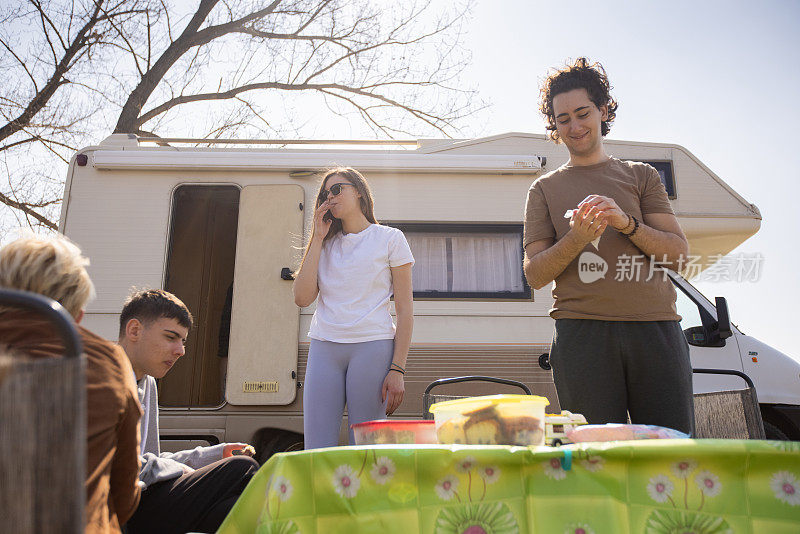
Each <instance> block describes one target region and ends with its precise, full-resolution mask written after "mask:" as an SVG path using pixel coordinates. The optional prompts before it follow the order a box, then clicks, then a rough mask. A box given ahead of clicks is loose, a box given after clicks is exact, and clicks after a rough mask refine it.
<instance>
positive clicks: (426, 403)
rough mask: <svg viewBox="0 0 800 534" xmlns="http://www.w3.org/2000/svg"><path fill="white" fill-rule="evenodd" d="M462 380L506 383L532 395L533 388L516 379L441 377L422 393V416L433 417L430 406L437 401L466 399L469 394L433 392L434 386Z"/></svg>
mask: <svg viewBox="0 0 800 534" xmlns="http://www.w3.org/2000/svg"><path fill="white" fill-rule="evenodd" d="M461 382H487V383H490V384H504V385H506V386H513V387H515V388H519V389H521V390H522V391H524V392H525V394H526V395H531V389H530V388H529V387H528V386H526V385H525V384H523V383H522V382H517V381H516V380H510V379H508V378H495V377H493V376H479V375H471V376H456V377H453V378H440V379H439V380H434V381H433V382H431V383H430V384H428V387H427V388H425V393H424V394H423V395H422V418H423V419H428V420H430V419H433V414H432V413H431V412H430V407H431V406H432V405H434V404H436V403H437V402H444V401H448V400H453V399H464V398H466V397H468V396H469V395H435V394H433V393H431V391H432V390H433V389H434V388H437V387H439V386H444V385H447V384H458V383H461Z"/></svg>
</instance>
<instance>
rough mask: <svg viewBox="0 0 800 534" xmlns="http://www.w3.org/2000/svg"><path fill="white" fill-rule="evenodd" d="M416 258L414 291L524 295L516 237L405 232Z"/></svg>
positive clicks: (520, 258) (519, 250) (520, 250)
mask: <svg viewBox="0 0 800 534" xmlns="http://www.w3.org/2000/svg"><path fill="white" fill-rule="evenodd" d="M406 239H407V240H408V244H409V246H410V247H411V252H412V253H413V254H414V260H415V263H414V268H413V284H414V291H440V292H459V293H477V292H481V293H496V292H503V291H508V292H521V291H524V287H523V283H522V276H521V269H522V247H521V244H520V236H519V234H517V233H507V234H500V233H484V234H460V235H459V234H444V233H428V232H406Z"/></svg>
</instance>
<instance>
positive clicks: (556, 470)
mask: <svg viewBox="0 0 800 534" xmlns="http://www.w3.org/2000/svg"><path fill="white" fill-rule="evenodd" d="M542 467H544V474H545V475H547V477H548V478H552V479H553V480H564V479H565V478H567V472H566V471H564V468H563V467H562V466H561V459H560V458H550V459H549V460H547V461H546V462H542Z"/></svg>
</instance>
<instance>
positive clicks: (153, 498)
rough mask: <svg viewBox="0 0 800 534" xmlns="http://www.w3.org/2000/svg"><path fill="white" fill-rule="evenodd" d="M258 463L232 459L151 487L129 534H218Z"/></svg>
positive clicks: (132, 520) (131, 522)
mask: <svg viewBox="0 0 800 534" xmlns="http://www.w3.org/2000/svg"><path fill="white" fill-rule="evenodd" d="M256 471H258V462H256V461H255V460H253V459H252V458H249V457H247V456H232V457H230V458H225V459H223V460H220V461H218V462H214V463H213V464H209V465H207V466H205V467H203V468H200V469H198V470H196V471H195V472H193V473H189V474H186V475H183V476H181V477H180V478H175V479H172V480H165V481H163V482H157V483H155V484H152V485H150V486H149V487H148V488H147V489H146V490H144V491H143V492H142V498H141V500H140V501H139V506H138V508H136V512H135V513H134V514H133V517H131V518H130V520H129V521H128V522H127V523H126V529H127V532H128V534H138V533H142V534H144V533H147V534H152V533H155V532H158V533H159V534H172V533H175V534H183V533H185V532H216V531H217V529H218V528H219V526H220V525H221V524H222V521H223V520H224V519H225V517H226V516H227V515H228V512H230V510H231V508H233V505H234V503H236V500H237V499H238V498H239V495H241V493H242V491H244V488H245V486H247V483H248V482H250V479H251V478H253V475H254V474H255V473H256Z"/></svg>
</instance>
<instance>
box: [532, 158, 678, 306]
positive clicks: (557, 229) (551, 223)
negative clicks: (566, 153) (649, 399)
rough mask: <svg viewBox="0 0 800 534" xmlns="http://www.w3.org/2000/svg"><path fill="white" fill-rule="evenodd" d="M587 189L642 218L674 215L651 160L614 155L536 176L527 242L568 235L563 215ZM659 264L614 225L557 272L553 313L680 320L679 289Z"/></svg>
mask: <svg viewBox="0 0 800 534" xmlns="http://www.w3.org/2000/svg"><path fill="white" fill-rule="evenodd" d="M589 195H602V196H606V197H609V198H612V199H614V201H615V202H616V203H617V205H618V206H619V207H620V209H622V210H623V211H625V212H626V213H628V214H630V215H633V216H634V217H636V218H637V219H639V221H640V222H641V221H642V219H643V216H644V215H646V214H649V213H673V211H672V206H671V205H670V203H669V198H668V197H667V192H666V190H665V189H664V184H662V183H661V179H660V178H659V175H658V171H656V170H655V169H654V168H653V167H651V166H650V165H647V164H645V163H639V162H635V161H621V160H618V159H616V158H609V159H608V160H606V161H604V162H603V163H598V164H595V165H587V166H583V167H580V166H569V165H565V166H562V167H559V168H558V169H556V170H554V171H552V172H549V173H547V174H545V175H544V176H542V177H540V178H538V179H537V180H536V181H534V182H533V185H531V188H530V189H529V190H528V201H527V204H526V206H525V231H524V238H523V246H527V245H528V244H529V243H532V242H534V241H539V240H541V239H554V240H555V241H558V240H559V239H561V238H562V237H564V235H566V233H567V232H568V231H569V229H570V227H569V218H566V217H564V214H565V213H566V212H567V210H572V209H575V208H577V206H578V204H579V203H580V202H581V201H582V200H584V199H585V198H586V197H587V196H589ZM656 260H661V258H656ZM656 267H658V261H657V262H656V263H653V262H651V258H649V257H646V256H645V255H644V253H643V252H642V251H641V250H639V249H638V248H637V247H636V246H635V245H634V244H633V243H632V242H631V240H630V239H628V238H627V237H625V236H623V235H622V234H620V233H619V232H617V231H615V230H614V229H613V228H611V227H608V228H607V229H606V231H605V232H603V235H602V236H601V238H600V241H599V243H598V248H597V249H595V247H594V246H593V245H592V244H591V243H590V244H588V245H586V247H585V248H584V249H583V251H582V252H581V253H580V254H578V256H577V257H576V258H575V259H574V260H572V262H570V264H569V265H567V267H566V269H564V271H563V272H562V273H561V274H560V275H558V276H557V277H556V279H555V284H554V286H553V298H554V299H555V304H554V305H553V309H551V310H550V316H551V317H553V318H554V319H596V320H601V321H679V320H680V316H679V315H678V314H677V311H676V308H675V299H676V294H675V288H674V287H673V286H672V283H671V282H670V281H669V279H667V278H665V275H664V273H663V272H662V271H659V270H657V269H655V268H656ZM654 269H655V270H654Z"/></svg>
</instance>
